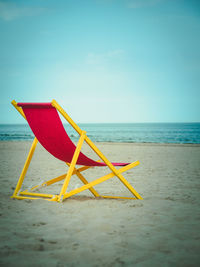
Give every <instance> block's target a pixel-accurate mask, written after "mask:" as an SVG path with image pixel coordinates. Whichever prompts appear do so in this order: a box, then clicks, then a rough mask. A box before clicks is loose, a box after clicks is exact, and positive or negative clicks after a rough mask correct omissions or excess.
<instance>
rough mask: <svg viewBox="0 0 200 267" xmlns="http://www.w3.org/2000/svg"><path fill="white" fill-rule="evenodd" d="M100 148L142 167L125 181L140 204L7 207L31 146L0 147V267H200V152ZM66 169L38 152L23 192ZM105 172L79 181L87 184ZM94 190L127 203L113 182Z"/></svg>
mask: <svg viewBox="0 0 200 267" xmlns="http://www.w3.org/2000/svg"><path fill="white" fill-rule="evenodd" d="M97 146H98V147H99V148H100V149H101V150H102V151H103V152H104V153H105V155H106V156H108V158H109V159H110V160H112V161H122V162H123V161H125V162H127V161H128V162H132V161H135V160H140V162H141V164H140V165H139V166H137V167H135V168H133V169H132V170H129V171H128V172H126V173H124V176H125V177H126V178H127V180H128V181H129V182H130V183H131V184H132V185H133V186H134V187H135V189H136V190H137V191H138V192H139V193H140V194H141V195H142V196H143V198H144V200H116V199H94V198H93V196H92V195H91V194H90V192H89V191H88V190H87V191H88V192H86V191H85V192H82V193H81V194H80V195H77V196H75V197H73V198H70V199H68V200H66V201H64V202H63V203H57V202H49V201H45V200H14V199H11V198H10V196H11V195H12V193H13V189H14V187H15V186H16V183H17V180H18V177H19V175H20V172H21V170H22V167H23V164H24V162H25V158H26V156H27V153H28V150H29V147H30V142H0V176H1V187H0V190H1V200H0V201H1V212H0V215H1V216H0V224H1V232H0V242H1V247H0V253H1V257H0V265H1V266H42V267H43V266H44V267H45V266H48V267H49V266H50V267H51V266H57V267H58V266H59V267H61V266H142V267H143V266H200V209H199V203H200V195H199V188H200V187H199V185H200V145H162V144H159V145H158V144H115V143H98V144H97ZM85 150H87V148H85ZM66 169H67V168H66V166H65V165H64V164H63V163H62V162H59V161H58V160H56V159H54V158H53V157H52V156H51V155H49V154H48V153H47V152H46V151H45V150H44V149H43V148H42V147H41V146H38V148H37V149H36V153H35V155H34V157H33V161H32V163H31V166H30V169H29V171H28V173H27V178H26V181H25V187H26V186H27V187H29V186H31V185H34V184H37V183H38V182H40V180H45V179H48V178H49V179H50V178H53V177H56V176H58V175H60V174H62V173H64V172H65V171H66ZM107 172H109V171H108V170H107V169H106V168H94V169H91V170H89V171H88V172H87V171H86V172H84V173H85V174H86V177H87V178H88V180H90V181H91V180H92V179H93V178H96V177H100V176H102V175H103V174H104V173H107ZM71 182H72V183H71V188H73V187H75V186H77V185H78V184H79V185H81V183H80V182H79V181H78V179H77V177H75V176H73V177H72V180H71ZM61 185H62V183H59V184H58V185H55V186H52V187H48V188H46V190H47V191H48V192H52V193H58V190H59V189H60V187H61ZM25 187H24V188H25ZM95 188H96V190H97V191H99V192H100V193H105V194H110V195H112V194H113V195H121V196H129V192H128V191H127V189H126V188H125V187H124V186H123V185H122V184H120V183H119V182H118V179H117V178H112V179H111V180H109V181H107V182H105V183H103V184H101V185H98V186H96V187H95Z"/></svg>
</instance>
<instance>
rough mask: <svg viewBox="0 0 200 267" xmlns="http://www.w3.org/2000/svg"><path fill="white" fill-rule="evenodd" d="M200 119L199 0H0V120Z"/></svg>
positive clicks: (120, 120)
mask: <svg viewBox="0 0 200 267" xmlns="http://www.w3.org/2000/svg"><path fill="white" fill-rule="evenodd" d="M13 99H15V100H16V101H17V102H51V100H52V99H55V100H56V101H57V102H58V103H59V104H60V105H61V106H62V107H63V108H64V109H65V110H66V112H67V113H68V114H69V115H70V116H71V117H72V119H73V120H74V121H76V122H81V123H94V122H97V123H109V122H113V123H117V122H125V123H127V122H200V1H198V0H84V1H83V0H80V1H79V0H59V1H57V0H29V1H27V0H15V1H14V0H13V1H9V0H6V1H2V0H0V123H24V119H23V118H22V117H21V116H20V115H19V113H18V112H17V111H16V110H15V109H14V107H13V106H12V105H11V104H10V102H11V101H12V100H13Z"/></svg>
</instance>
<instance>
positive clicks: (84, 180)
mask: <svg viewBox="0 0 200 267" xmlns="http://www.w3.org/2000/svg"><path fill="white" fill-rule="evenodd" d="M67 165H68V166H70V164H69V163H67ZM74 172H75V174H76V175H77V177H78V178H79V179H80V180H81V181H82V182H83V183H84V184H88V181H87V180H86V179H85V177H84V176H83V175H82V174H81V173H80V171H79V169H76V168H75V167H74ZM88 189H89V190H90V192H91V193H92V194H93V195H94V196H95V197H99V196H100V195H99V193H98V192H97V191H96V190H95V189H94V188H93V187H91V188H88Z"/></svg>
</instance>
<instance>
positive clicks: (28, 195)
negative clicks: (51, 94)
mask: <svg viewBox="0 0 200 267" xmlns="http://www.w3.org/2000/svg"><path fill="white" fill-rule="evenodd" d="M11 103H12V105H13V106H14V107H15V108H16V109H17V111H18V112H19V113H20V114H21V115H22V116H23V117H24V118H25V119H26V117H25V115H24V112H23V110H22V108H21V107H19V106H18V105H17V102H16V101H15V100H13V101H12V102H11ZM51 104H52V106H53V107H55V108H56V109H57V111H58V112H59V113H60V114H61V115H62V116H63V117H64V118H65V119H66V120H67V121H68V123H69V124H70V125H71V126H72V127H73V128H74V129H75V130H76V132H77V133H78V134H79V135H80V138H79V141H78V144H77V146H76V150H75V152H74V155H73V158H72V161H71V162H70V163H68V162H66V164H67V165H68V166H69V169H68V172H67V173H65V174H63V175H60V176H58V177H56V178H53V179H50V180H48V181H46V182H43V183H42V184H40V185H36V186H34V187H32V188H31V189H30V190H29V191H28V190H25V191H20V189H21V187H22V184H23V181H24V178H25V175H26V172H27V170H28V167H29V165H30V162H31V159H32V156H33V154H34V151H35V148H36V146H37V143H38V140H37V138H36V137H35V138H34V140H33V143H32V146H31V148H30V151H29V154H28V157H27V159H26V162H25V164H24V167H23V170H22V172H21V175H20V177H19V180H18V183H17V186H16V188H15V190H14V193H13V195H12V197H11V198H16V199H39V198H43V199H46V200H49V201H58V202H62V201H63V200H64V199H67V198H69V197H71V196H73V195H76V194H78V193H80V192H82V191H84V190H86V189H89V190H90V192H91V193H92V194H93V195H94V196H95V197H102V198H121V199H142V197H141V196H140V195H139V194H138V193H137V192H136V190H135V189H134V188H133V187H132V185H131V184H130V183H129V182H128V181H127V180H126V179H125V178H124V177H123V175H122V173H123V172H125V171H127V170H129V169H131V168H133V167H135V166H137V165H139V164H140V162H139V161H138V160H137V161H135V162H132V163H130V164H128V165H126V166H124V167H122V168H120V169H117V168H115V166H113V164H112V163H111V162H110V161H109V160H108V159H107V158H106V157H105V156H104V155H103V153H102V152H101V151H100V150H99V149H98V148H97V146H96V145H95V144H94V143H93V142H92V141H91V140H90V139H89V137H88V136H87V135H86V132H85V131H83V130H81V129H80V127H79V126H78V125H77V124H76V123H75V122H74V121H73V120H72V119H71V117H70V116H69V115H68V114H67V113H66V112H65V111H64V110H63V108H62V107H61V106H60V105H59V104H58V103H57V102H56V101H55V100H52V102H51ZM84 141H85V142H86V143H87V144H88V145H89V146H90V147H91V149H92V150H93V151H94V152H95V153H96V154H97V155H98V156H99V158H100V159H101V160H102V161H103V162H104V163H105V164H106V165H107V167H108V168H109V169H110V170H111V172H110V173H109V174H107V175H104V176H102V177H100V178H97V179H96V180H94V181H92V182H88V181H87V180H86V179H85V177H84V176H83V175H82V173H81V172H82V171H84V170H87V169H89V168H92V167H91V166H83V167H79V168H78V169H77V168H76V162H77V159H78V156H79V153H80V151H81V147H82V145H83V142H84ZM75 174H76V175H77V177H78V178H79V179H80V180H81V181H82V183H83V184H84V185H83V186H81V187H79V188H76V189H73V190H71V191H70V192H66V191H67V188H68V185H69V182H70V179H71V176H72V175H75ZM114 176H116V177H117V178H118V179H119V180H120V181H121V182H122V183H123V184H124V185H125V186H126V187H127V188H128V190H129V191H130V192H131V193H132V195H133V196H134V197H118V196H103V195H99V193H98V192H97V191H96V190H95V189H94V188H93V187H94V186H95V185H98V184H100V183H102V182H104V181H106V180H108V179H110V178H112V177H114ZM61 180H64V183H63V186H62V188H61V191H60V194H58V195H53V194H43V193H35V192H32V190H34V189H36V188H39V187H40V186H41V187H43V186H49V185H51V184H54V183H56V182H59V181H61Z"/></svg>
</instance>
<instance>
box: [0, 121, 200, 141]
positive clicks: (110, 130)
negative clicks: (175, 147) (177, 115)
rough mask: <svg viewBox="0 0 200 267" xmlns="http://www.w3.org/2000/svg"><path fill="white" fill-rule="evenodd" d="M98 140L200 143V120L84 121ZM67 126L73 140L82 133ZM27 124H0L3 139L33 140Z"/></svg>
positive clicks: (82, 127)
mask: <svg viewBox="0 0 200 267" xmlns="http://www.w3.org/2000/svg"><path fill="white" fill-rule="evenodd" d="M78 125H79V127H80V128H81V129H83V130H85V131H87V135H88V137H90V139H91V140H92V141H95V142H119V143H122V142H126V143H173V144H189V143H190V144H200V123H80V124H78ZM64 127H65V129H66V131H67V133H68V135H69V136H70V137H71V139H72V141H77V140H78V138H79V136H78V134H77V133H76V132H75V131H74V129H72V127H71V126H70V125H67V124H66V125H65V124H64ZM33 138H34V135H33V133H32V131H31V130H30V128H29V126H28V125H27V124H0V140H1V141H23V140H32V139H33Z"/></svg>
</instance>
